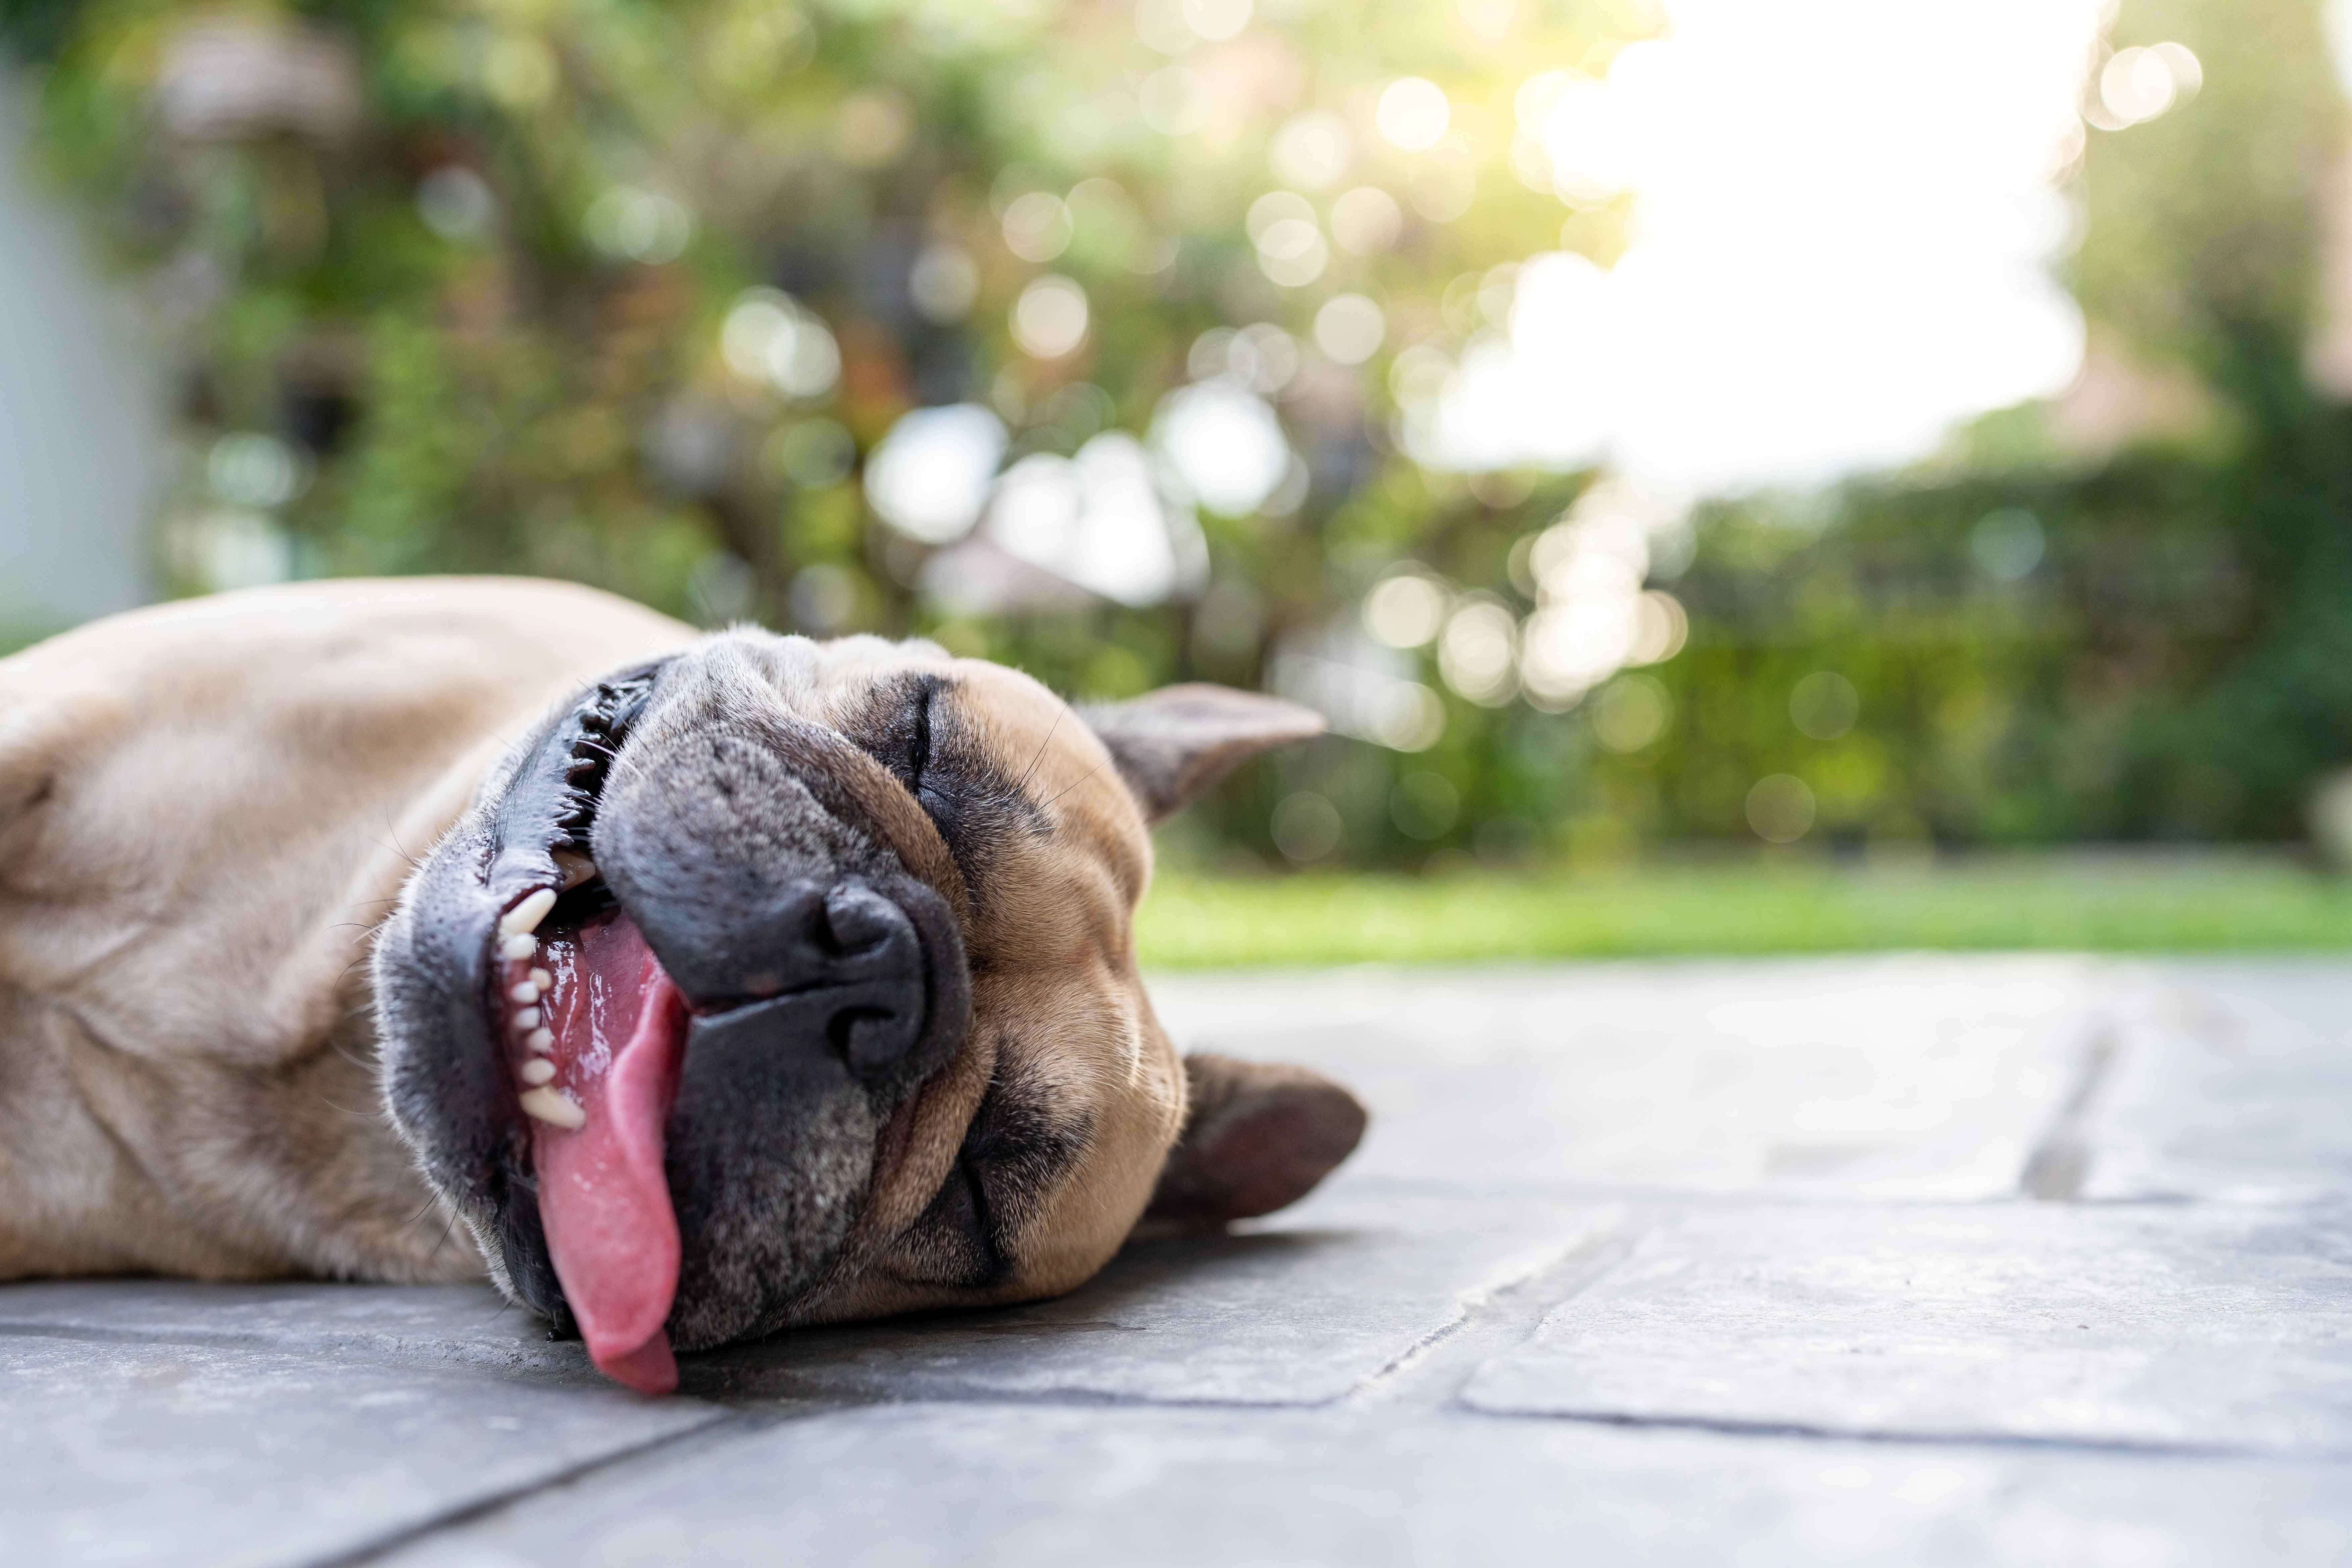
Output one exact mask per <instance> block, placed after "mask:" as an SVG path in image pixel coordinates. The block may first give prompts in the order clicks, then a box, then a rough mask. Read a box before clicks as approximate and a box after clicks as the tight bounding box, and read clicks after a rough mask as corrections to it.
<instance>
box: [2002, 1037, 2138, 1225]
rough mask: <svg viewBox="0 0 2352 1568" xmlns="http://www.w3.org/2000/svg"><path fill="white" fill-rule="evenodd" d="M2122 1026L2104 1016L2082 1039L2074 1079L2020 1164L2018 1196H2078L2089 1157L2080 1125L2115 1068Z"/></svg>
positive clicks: (2063, 1199) (2055, 1199)
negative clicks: (2088, 1034) (2047, 1123)
mask: <svg viewBox="0 0 2352 1568" xmlns="http://www.w3.org/2000/svg"><path fill="white" fill-rule="evenodd" d="M2121 1037H2122V1031H2121V1029H2119V1028H2118V1027H2117V1026H2116V1024H2115V1023H2114V1021H2113V1020H2107V1021H2105V1022H2102V1023H2101V1024H2099V1025H2098V1026H2096V1027H2095V1028H2094V1029H2093V1030H2092V1031H2091V1033H2090V1037H2089V1038H2088V1039H2086V1040H2084V1043H2083V1050H2082V1056H2081V1058H2080V1060H2079V1061H2078V1063H2077V1064H2076V1066H2075V1069H2074V1083H2073V1084H2072V1085H2071V1086H2069V1088H2068V1089H2067V1092H2066V1099H2065V1100H2064V1101H2063V1103H2062V1104H2060V1106H2059V1107H2058V1113H2057V1115H2055V1116H2054V1117H2053V1118H2052V1119H2051V1121H2050V1125H2049V1126H2048V1127H2046V1128H2044V1129H2043V1130H2042V1136H2041V1137H2040V1138H2038V1139H2036V1140H2034V1143H2033V1150H2032V1152H2031V1153H2029V1154H2028V1155H2026V1157H2025V1168H2024V1169H2023V1170H2021V1171H2020V1172H2019V1173H2017V1190H2018V1192H2019V1193H2020V1194H2021V1195H2023V1196H2025V1197H2028V1198H2032V1199H2034V1200H2035V1201H2037V1202H2040V1203H2075V1202H2079V1201H2080V1200H2081V1198H2082V1195H2083V1184H2084V1182H2086V1181H2087V1180H2088V1179H2089V1178H2090V1174H2091V1157H2092V1150H2091V1145H2090V1141H2089V1140H2088V1139H2087V1138H2085V1137H2084V1132H2083V1124H2084V1121H2085V1120H2086V1119H2087V1118H2088V1116H2089V1114H2090V1110H2091V1106H2092V1103H2093V1102H2094V1101H2095V1100H2097V1099H2098V1097H2099V1090H2100V1089H2102V1088H2104V1087H2105V1084H2106V1081H2107V1079H2108V1077H2109V1075H2110V1074H2111V1073H2112V1072H2113V1071H2114V1069H2115V1065H2116V1057H2117V1056H2118V1055H2119V1054H2120V1053H2121V1047H2120V1040H2121Z"/></svg>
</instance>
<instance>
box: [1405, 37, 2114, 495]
mask: <svg viewBox="0 0 2352 1568" xmlns="http://www.w3.org/2000/svg"><path fill="white" fill-rule="evenodd" d="M1666 9H1667V11H1668V13H1669V15H1670V16H1671V19H1672V27H1671V30H1670V32H1669V33H1668V34H1667V36H1666V37H1664V38H1662V39H1660V40H1658V41H1655V42H1652V43H1645V44H1640V45H1636V46H1634V47H1632V48H1629V49H1627V50H1625V51H1624V52H1623V53H1622V55H1620V56H1619V57H1618V58H1617V61H1616V63H1615V64H1614V66H1613V67H1612V68H1611V70H1610V73H1609V76H1608V79H1607V82H1606V85H1605V87H1604V88H1602V89H1599V90H1597V91H1587V92H1584V93H1581V94H1578V93H1575V92H1572V91H1571V92H1570V93H1569V94H1568V95H1567V97H1566V98H1562V97H1560V96H1559V93H1558V92H1557V90H1554V91H1552V92H1549V93H1544V92H1540V91H1538V92H1537V93H1530V94H1523V95H1522V110H1523V113H1525V112H1526V111H1527V110H1529V109H1530V108H1532V109H1533V110H1534V111H1535V116H1536V118H1537V119H1538V121H1539V123H1534V124H1528V129H1529V130H1530V131H1531V132H1536V133H1537V134H1538V135H1540V136H1542V137H1543V139H1544V140H1545V142H1546V145H1547V147H1548V148H1549V149H1550V151H1551V152H1552V153H1553V156H1554V159H1555V161H1556V164H1562V163H1564V164H1567V165H1569V166H1570V167H1571V168H1574V167H1575V166H1576V165H1578V164H1579V163H1581V164H1583V165H1587V167H1586V168H1585V170H1584V173H1583V176H1582V177H1584V178H1585V179H1587V180H1588V181H1589V182H1591V183H1592V184H1595V185H1597V186H1601V187H1605V186H1608V185H1612V184H1615V185H1621V186H1622V187H1623V188H1626V189H1630V190H1631V191H1632V192H1633V196H1634V211H1635V215H1636V216H1635V221H1634V231H1633V242H1632V244H1631V246H1630V247H1629V248H1628V249H1627V251H1626V253H1625V254H1624V256H1623V257H1622V259H1620V260H1619V261H1618V263H1617V264H1616V266H1615V267H1614V268H1611V269H1609V270H1607V271H1602V270H1601V269H1599V268H1593V267H1591V265H1590V264H1589V263H1586V262H1584V261H1582V260H1581V259H1580V258H1576V257H1573V256H1569V255H1565V254H1558V255H1552V256H1548V257H1544V258H1537V259H1536V260H1534V261H1533V262H1532V263H1531V264H1530V265H1529V266H1528V268H1527V269H1526V270H1525V271H1523V273H1522V274H1521V277H1520V280H1519V289H1518V295H1517V304H1516V306H1515V308H1514V310H1513V313H1512V317H1511V324H1510V330H1509V331H1508V333H1507V334H1504V333H1499V332H1498V333H1496V334H1495V336H1494V337H1493V338H1492V339H1490V340H1488V341H1486V342H1483V343H1479V344H1475V345H1474V346H1473V347H1472V349H1471V350H1470V351H1469V352H1468V353H1465V356H1464V359H1463V363H1462V367H1461V370H1460V372H1459V373H1458V374H1457V375H1456V376H1455V377H1454V382H1453V384H1452V385H1451V388H1450V390H1449V391H1448V393H1447V394H1446V395H1444V397H1443V398H1442V399H1441V400H1440V402H1439V403H1438V404H1437V405H1435V406H1434V407H1433V408H1429V409H1427V410H1425V411H1424V412H1423V415H1422V416H1421V417H1419V418H1417V419H1415V420H1413V421H1412V426H1411V438H1412V442H1413V445H1414V446H1415V447H1416V448H1417V449H1418V450H1420V451H1422V452H1423V453H1425V454H1428V455H1430V456H1433V457H1439V458H1453V459H1454V460H1456V461H1462V462H1464V463H1465V466H1486V464H1487V463H1488V462H1491V461H1512V460H1519V461H1528V460H1534V461H1549V462H1551V463H1555V464H1566V463H1572V462H1578V461H1583V460H1589V459H1590V458H1594V457H1599V458H1603V459H1605V460H1606V461H1608V462H1609V463H1610V464H1611V465H1612V467H1614V468H1617V469H1618V470H1619V471H1621V472H1622V473H1625V474H1627V475H1629V476H1631V477H1633V478H1634V479H1638V480H1643V481H1647V482H1650V483H1652V484H1654V485H1656V486H1658V487H1660V488H1662V489H1672V490H1720V489H1739V488H1744V487H1748V486H1752V485H1756V484H1767V483H1786V482H1800V483H1801V482H1805V481H1811V480H1818V479H1827V478H1832V477H1834V476H1836V475H1838V474H1840V473H1843V472H1848V471H1852V470H1854V469H1857V468H1873V467H1882V466H1885V465H1890V464H1895V463H1900V462H1903V461H1905V460H1906V459H1909V458H1916V457H1918V456H1920V455H1923V454H1924V453H1926V452H1927V451H1928V450H1930V449H1931V448H1932V447H1934V446H1935V445H1936V444H1937V441H1938V440H1939V438H1940V437H1942V436H1943V435H1944V433H1945V432H1946V431H1947V430H1948V428H1949V427H1950V426H1951V425H1952V424H1953V423H1954V422H1955V421H1957V420H1960V419H1965V418H1967V417H1969V416H1973V415H1977V414H1979V413H1983V412H1985V411H1988V410H1990V409H1994V408H2000V407H2004V406H2007V405H2011V404H2015V403H2017V402H2020V401H2021V400H2023V399H2026V398H2031V397H2036V396H2044V395H2051V394H2053V393H2056V392H2059V391H2061V390H2063V388H2064V387H2065V386H2066V384H2068V382H2069V381H2070V380H2072V378H2073V377H2074V374H2075V371H2076V369H2077V368H2078V366H2079V364H2080V362H2081V356H2082V346H2083V325H2082V319H2081V316H2080V314H2079V312H2078V311H2077V310H2075V308H2074V303H2073V302H2072V301H2071V300H2069V299H2068V298H2067V296H2066V294H2065V292H2064V290H2063V289H2061V288H2059V287H2058V285H2057V284H2056V283H2055V282H2053V280H2052V278H2051V275H2050V269H2049V264H2050V262H2051V261H2052V260H2053V258H2056V257H2057V256H2058V255H2059V254H2060V253H2061V252H2062V251H2063V248H2064V247H2065V245H2066V243H2067V240H2068V236H2069V231H2070V226H2071V225H2072V223H2073V221H2074V219H2073V216H2072V213H2071V209H2070V206H2069V204H2068V203H2067V201H2066V199H2065V197H2064V196H2063V195H2061V194H2059V192H2058V191H2057V190H2056V189H2054V188H2053V184H2052V180H2053V175H2055V174H2057V173H2058V172H2059V171H2060V170H2061V169H2063V165H2064V164H2065V163H2066V162H2067V160H2068V158H2069V157H2070V155H2071V153H2072V152H2073V151H2074V147H2075V146H2077V145H2079V142H2078V140H2077V139H2078V138H2079V137H2080V135H2081V134H2082V132H2081V129H2080V121H2079V120H2078V119H2077V117H2076V113H2075V105H2076V102H2077V95H2078V92H2079V90H2080V84H2081V82H2082V79H2083V75H2084V69H2085V67H2086V65H2087V64H2088V63H2089V62H2090V60H2091V58H2092V56H2091V51H2092V49H2093V48H2094V47H2095V40H2096V38H2097V37H2098V33H2099V26H2100V20H2101V10H2102V3H2101V0H1773V3H1771V4H1764V3H1760V0H1667V5H1666Z"/></svg>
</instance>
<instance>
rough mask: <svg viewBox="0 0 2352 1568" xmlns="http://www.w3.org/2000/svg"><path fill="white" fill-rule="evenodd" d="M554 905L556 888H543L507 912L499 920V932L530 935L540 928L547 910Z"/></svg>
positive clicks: (508, 934) (505, 934) (512, 934)
mask: <svg viewBox="0 0 2352 1568" xmlns="http://www.w3.org/2000/svg"><path fill="white" fill-rule="evenodd" d="M554 907H555V889H552V888H541V889H539V891H537V892H535V893H533V894H531V895H530V897H529V898H527V899H525V900H523V901H522V902H520V903H519V904H517V905H516V906H515V907H514V908H512V909H510V910H508V911H507V912H506V915H505V917H504V918H503V919H501V920H500V921H499V934H500V935H502V936H525V935H528V934H529V933H530V932H532V931H537V930H538V929H539V922H540V921H543V920H545V919H546V918H547V911H548V910H551V909H553V908H554Z"/></svg>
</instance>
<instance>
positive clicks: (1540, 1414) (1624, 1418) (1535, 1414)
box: [1458, 1405, 2352, 1464]
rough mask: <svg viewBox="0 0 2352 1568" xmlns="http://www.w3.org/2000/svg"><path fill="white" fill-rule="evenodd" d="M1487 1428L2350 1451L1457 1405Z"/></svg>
mask: <svg viewBox="0 0 2352 1568" xmlns="http://www.w3.org/2000/svg"><path fill="white" fill-rule="evenodd" d="M1458 1408H1459V1410H1460V1411H1461V1413H1462V1414H1464V1415H1475V1416H1477V1417H1479V1418H1480V1419H1482V1420H1488V1421H1557V1422H1565V1423H1568V1424H1570V1425H1572V1426H1615V1427H1622V1428H1626V1429H1630V1430H1641V1431H1648V1430H1656V1431H1663V1432H1710V1433H1714V1434H1717V1436H1727V1437H1796V1438H1802V1439H1805V1440H1808V1441H1812V1442H1831V1443H1861V1444H1885V1445H1891V1446H1895V1447H1919V1448H1990V1449H2005V1450H2012V1451H2018V1450H2021V1451H2025V1452H2031V1453H2064V1454H2114V1455H2121V1456H2126V1457H2132V1458H2177V1459H2242V1460H2245V1461H2247V1462H2249V1463H2263V1462H2286V1463H2294V1464H2341V1463H2343V1462H2344V1461H2346V1460H2347V1459H2352V1448H2284V1447H2263V1446H2260V1445H2256V1444H2247V1443H2186V1442H2166V1441H2159V1440H2155V1439H2138V1438H2131V1437H2086V1436H2066V1435H2064V1434H2063V1433H2053V1434H2047V1435H2044V1434H2039V1433H2030V1432H1968V1431H1958V1432H1906V1431H1902V1430H1899V1429H1895V1428H1881V1427H1869V1426H1822V1425H1818V1424H1815V1423H1811V1422H1803V1421H1743V1420H1740V1419H1738V1417H1736V1416H1715V1415H1634V1414H1633V1413H1631V1412H1627V1411H1607V1410H1490V1409H1486V1408H1484V1407H1482V1406H1479V1405H1460V1406H1458Z"/></svg>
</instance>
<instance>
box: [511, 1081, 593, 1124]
mask: <svg viewBox="0 0 2352 1568" xmlns="http://www.w3.org/2000/svg"><path fill="white" fill-rule="evenodd" d="M520 1104H521V1106H522V1110H523V1114H524V1115H526V1116H529V1117H530V1118H532V1119H533V1120H535V1121H544V1122H546V1123H547V1124H548V1125H549V1126H551V1127H561V1128H562V1129H564V1130H565V1131H578V1130H579V1129H580V1128H583V1127H584V1126H586V1125H587V1124H588V1113H587V1112H586V1111H584V1110H581V1109H580V1107H578V1106H577V1105H575V1104H573V1103H572V1100H571V1099H570V1098H569V1097H568V1096H566V1095H564V1094H562V1092H560V1091H558V1090H556V1089H545V1088H541V1089H525V1090H524V1091H523V1093H522V1097H521V1099H520Z"/></svg>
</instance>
